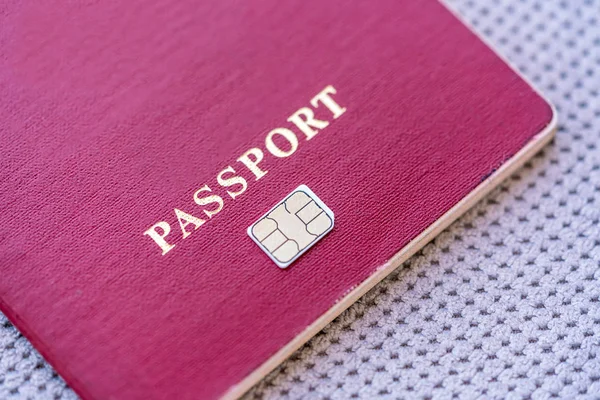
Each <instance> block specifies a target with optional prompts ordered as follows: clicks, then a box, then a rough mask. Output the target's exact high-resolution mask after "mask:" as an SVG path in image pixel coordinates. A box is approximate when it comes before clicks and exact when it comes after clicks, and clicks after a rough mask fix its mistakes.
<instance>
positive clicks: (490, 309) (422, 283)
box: [0, 0, 600, 400]
mask: <svg viewBox="0 0 600 400" xmlns="http://www.w3.org/2000/svg"><path fill="white" fill-rule="evenodd" d="M448 4H449V6H450V7H451V8H453V9H455V10H456V11H458V13H459V14H461V15H462V16H463V17H464V18H465V19H466V20H467V21H469V22H470V23H471V24H472V25H473V26H474V27H475V29H476V30H477V31H478V32H480V33H481V34H482V35H484V36H485V37H487V38H488V39H490V41H491V42H492V43H494V44H495V46H496V47H497V48H498V50H499V51H500V52H501V53H502V54H504V55H505V56H507V57H508V59H510V60H511V61H512V62H513V63H514V64H515V65H516V66H517V67H518V68H519V69H520V70H521V71H522V72H523V74H524V75H526V76H527V77H528V78H530V79H531V80H532V81H533V82H534V84H535V85H536V86H537V87H538V88H540V89H541V90H542V91H543V92H544V93H545V94H546V95H547V97H548V98H549V99H550V100H551V101H552V102H553V103H554V104H555V105H556V106H557V109H558V112H559V131H558V133H557V137H556V139H555V141H554V143H553V144H552V145H550V146H548V147H547V148H545V150H544V151H543V152H542V153H540V154H538V155H537V156H536V157H535V158H534V159H533V160H532V161H531V162H529V163H527V165H526V166H525V167H524V168H523V169H521V170H520V171H519V172H518V173H517V174H515V175H514V176H512V177H511V178H510V179H508V180H507V181H506V182H504V183H503V184H502V185H501V187H499V188H498V189H496V190H494V191H493V192H492V194H490V195H489V196H487V197H486V199H485V200H483V201H482V202H480V203H479V204H478V205H477V206H475V207H474V208H473V209H472V210H471V211H469V212H468V213H467V214H466V215H465V216H463V217H462V218H460V219H459V220H458V221H457V222H456V223H454V224H453V225H452V226H451V227H450V228H449V229H447V230H446V231H445V232H443V233H442V234H441V235H440V236H438V237H437V238H436V239H435V240H434V241H433V242H432V243H430V244H429V245H427V246H426V247H425V248H424V249H423V251H421V252H419V253H418V254H417V255H415V256H414V257H412V258H411V259H410V260H409V261H408V262H406V263H405V264H404V265H403V266H402V267H400V268H399V269H398V270H397V271H396V272H394V273H393V274H392V275H391V276H390V277H388V278H387V279H385V280H384V281H383V282H382V283H380V284H379V285H377V286H376V287H375V288H374V289H373V290H371V291H370V292H369V293H368V294H367V295H365V296H364V297H363V298H362V299H361V300H359V301H358V302H357V303H356V304H355V305H353V306H352V307H350V308H349V309H348V310H347V311H346V312H344V313H343V314H342V315H341V316H339V317H338V318H337V319H336V320H335V321H334V322H332V323H331V324H330V325H328V326H327V327H326V328H325V329H324V330H323V331H322V332H321V333H320V334H319V335H317V336H316V337H315V338H314V339H312V340H311V341H310V342H308V343H307V344H306V345H305V346H304V347H303V348H302V349H300V350H299V351H297V352H296V353H295V354H294V355H293V356H292V357H291V358H290V359H289V360H288V361H286V362H285V363H283V364H282V365H281V366H280V367H279V368H277V369H276V370H275V371H274V372H273V373H271V374H270V375H269V376H268V377H267V378H266V379H264V380H263V381H262V382H261V383H260V384H258V385H257V386H256V387H255V388H253V389H252V390H251V391H250V392H249V393H248V394H247V395H246V399H255V398H256V399H263V398H264V399H272V398H288V399H301V398H302V399H348V398H360V399H402V398H406V399H413V398H417V399H451V398H465V399H470V398H498V399H502V398H509V399H547V398H583V399H600V148H599V144H598V143H599V139H600V95H599V93H600V0H563V1H555V0H537V1H535V0H477V1H474V0H473V1H468V0H448ZM399 162H401V161H399ZM397 212H401V210H398V211H397ZM0 279H1V277H0ZM30 398H31V399H65V400H66V399H76V398H77V396H76V395H75V394H74V393H73V392H72V391H71V390H70V389H69V388H68V387H67V385H66V384H65V383H64V381H63V380H62V379H61V378H60V377H59V376H58V375H57V374H56V373H55V372H54V371H53V369H52V368H51V367H50V366H49V365H48V364H47V363H46V362H45V361H44V360H43V359H42V358H41V357H40V355H39V354H38V353H37V352H36V351H35V350H34V349H33V348H32V347H31V345H30V344H29V342H28V341H27V340H26V339H25V338H24V337H23V336H22V335H20V334H19V332H18V331H17V330H16V329H15V328H14V327H13V326H12V325H11V324H10V323H9V322H8V321H7V320H6V318H5V317H4V316H3V315H2V314H0V399H30Z"/></svg>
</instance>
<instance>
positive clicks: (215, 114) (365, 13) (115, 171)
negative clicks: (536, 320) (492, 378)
mask: <svg viewBox="0 0 600 400" xmlns="http://www.w3.org/2000/svg"><path fill="white" fill-rule="evenodd" d="M0 54H1V57H0V64H1V67H0V91H1V94H2V96H1V97H0V121H2V122H1V128H0V129H1V132H2V134H1V137H0V149H1V154H2V169H1V172H0V173H1V175H0V182H1V186H0V187H1V189H2V190H1V193H2V194H1V200H2V201H1V204H2V216H1V217H0V218H1V222H2V228H3V229H2V233H1V240H0V257H1V260H2V261H1V263H0V309H1V310H2V312H4V313H5V314H6V315H7V317H8V318H9V319H10V320H11V321H12V322H13V323H14V324H15V325H16V326H17V328H18V329H19V330H20V331H21V332H23V334H24V335H25V336H26V337H27V338H29V340H30V341H31V342H32V343H33V345H34V346H35V347H36V348H37V349H38V350H39V351H40V353H41V354H42V355H43V356H44V357H45V358H46V359H47V360H48V361H49V362H50V363H51V364H52V365H53V366H54V368H56V370H57V371H58V372H59V373H60V374H61V375H62V376H63V377H64V379H65V380H66V381H67V382H68V384H69V385H70V386H71V387H72V388H73V389H74V390H75V391H76V392H77V393H78V394H79V395H80V396H81V397H82V398H84V399H108V398H111V399H205V398H207V399H210V398H218V397H222V396H225V397H236V396H239V395H241V394H242V393H243V392H244V391H245V390H247V389H248V388H249V387H250V386H251V385H252V384H253V383H255V382H257V381H258V380H259V379H260V378H261V377H262V376H264V375H265V374H266V373H267V372H268V371H270V370H271V369H272V368H274V367H275V366H276V365H277V363H279V362H281V361H282V360H283V359H284V358H285V357H286V356H288V355H290V354H291V352H293V351H294V350H295V349H297V348H298V347H299V346H300V345H301V344H302V343H304V342H305V341H306V340H308V339H309V338H310V336H311V335H313V334H315V333H316V332H318V330H319V329H321V328H322V327H323V326H324V325H325V324H327V323H328V322H329V321H331V320H332V319H333V318H334V317H335V316H336V315H338V314H339V313H340V312H341V311H342V310H343V309H344V308H346V307H348V306H349V305H350V304H351V303H352V301H354V300H356V299H357V298H358V297H359V296H361V295H362V294H364V293H365V292H366V291H367V290H368V289H369V288H371V287H372V286H373V285H375V284H376V283H377V282H378V281H380V280H381V279H382V278H383V277H384V276H385V275H387V274H388V273H389V272H391V271H392V270H393V269H394V268H396V267H397V266H398V265H399V264H400V263H401V262H402V261H403V260H405V259H406V258H408V257H409V256H410V255H411V254H413V253H414V252H415V251H417V250H418V249H419V248H421V247H422V246H423V245H424V244H425V243H426V242H427V241H429V240H430V239H432V237H433V236H434V235H435V234H437V233H439V232H440V231H441V230H442V229H443V228H445V227H446V226H447V225H448V224H450V223H451V222H452V221H453V220H454V219H456V218H457V217H458V216H459V215H460V214H461V213H462V212H464V211H465V210H466V209H467V208H468V207H469V206H471V205H472V204H474V202H476V201H477V200H478V199H480V198H481V197H482V196H483V195H484V194H485V193H487V192H488V191H489V190H490V189H491V188H492V187H493V186H494V185H495V184H497V183H499V182H500V180H501V179H503V178H504V177H506V176H508V174H510V173H511V172H512V171H514V170H515V169H516V168H518V167H519V165H521V164H522V163H523V162H524V161H525V159H526V158H528V157H529V156H532V155H533V154H534V153H535V152H536V151H537V150H539V149H540V148H541V147H542V146H543V145H544V144H545V143H547V142H548V141H549V140H550V138H551V134H552V132H553V130H554V127H555V118H554V113H553V110H552V108H551V106H549V104H548V103H547V102H546V101H545V100H544V99H543V98H542V97H541V96H540V95H539V94H538V93H537V92H536V91H535V90H534V89H532V88H531V86H530V85H529V84H528V83H527V82H526V81H525V80H524V79H523V78H522V77H520V76H519V75H518V74H517V73H516V72H515V71H514V70H513V69H512V68H511V67H509V66H508V65H507V64H506V62H505V61H503V60H502V59H501V58H500V57H499V56H498V55H497V54H496V53H495V52H494V51H493V50H491V49H490V48H489V47H488V46H487V45H486V44H485V43H484V42H482V41H481V40H480V39H479V38H478V37H477V36H476V35H475V34H474V33H473V32H472V31H471V30H469V29H468V28H467V27H465V25H463V23H461V22H460V21H459V20H458V19H457V18H456V17H455V16H454V15H453V14H452V13H451V12H450V11H448V10H447V9H446V8H445V7H444V6H443V5H442V4H440V3H438V2H437V1H434V0H428V1H417V0H393V1H392V0H390V1H387V0H384V1H379V2H377V3H374V2H372V1H367V0H364V1H360V0H357V1H347V0H346V1H317V0H313V1H305V2H300V3H294V2H280V1H274V0H269V1H260V2H251V1H247V2H234V1H229V0H223V1H219V2H204V3H202V2H201V3H198V2H195V1H177V2H171V1H166V0H156V1H152V2H147V1H127V2H113V1H101V2H98V1H83V2H65V1H44V2H35V1H23V2H20V1H10V0H9V1H8V3H4V4H3V5H2V6H1V7H0ZM301 185H304V186H301ZM296 188H299V189H298V190H299V192H298V190H296ZM294 193H299V194H296V195H295V196H293V194H294ZM313 195H314V196H313ZM286 196H287V197H286ZM329 211H331V213H329ZM319 216H320V217H319ZM325 217H327V218H325ZM315 218H320V219H319V220H318V221H319V222H318V223H316V222H315V223H313V221H317V220H316V219H315ZM261 221H262V222H261ZM299 221H303V222H302V223H300V222H299ZM288 224H292V225H293V224H296V225H295V226H298V227H300V228H294V229H295V230H290V229H292V228H289V226H288ZM290 226H291V225H290ZM300 231H302V232H300ZM307 232H308V233H307ZM301 234H302V235H304V238H305V239H306V240H304V239H300V236H296V235H301ZM306 235H312V236H306ZM317 239H318V240H317ZM288 263H289V265H286V264H288Z"/></svg>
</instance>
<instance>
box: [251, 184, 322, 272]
mask: <svg viewBox="0 0 600 400" xmlns="http://www.w3.org/2000/svg"><path fill="white" fill-rule="evenodd" d="M333 221H334V219H333V212H332V211H331V210H330V209H329V208H328V207H327V206H326V205H325V204H324V203H323V202H322V201H321V199H319V198H318V197H317V195H316V194H314V193H313V191H312V190H310V189H309V188H308V187H307V186H306V185H300V186H299V187H297V188H296V189H295V190H294V191H293V192H292V193H290V194H289V195H288V196H286V197H285V199H283V200H282V201H281V202H279V203H278V204H277V205H276V206H275V207H273V208H272V209H271V210H270V211H269V212H268V213H266V214H265V215H263V216H262V217H261V218H260V219H259V220H258V221H256V222H255V223H254V224H252V226H250V227H249V228H248V235H250V237H251V238H252V240H254V241H255V242H256V244H258V246H259V247H260V248H261V249H263V250H264V252H265V253H267V255H268V256H269V257H270V258H271V260H273V261H274V262H275V264H277V266H279V267H280V268H286V267H288V266H289V265H290V264H291V263H292V262H294V260H296V259H297V258H298V257H300V256H301V255H302V253H304V252H305V251H306V250H308V249H309V248H310V247H311V246H312V245H314V244H315V243H316V242H317V241H319V240H320V239H321V238H322V237H323V236H325V235H326V234H327V233H328V232H329V231H330V230H331V229H332V228H333Z"/></svg>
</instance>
